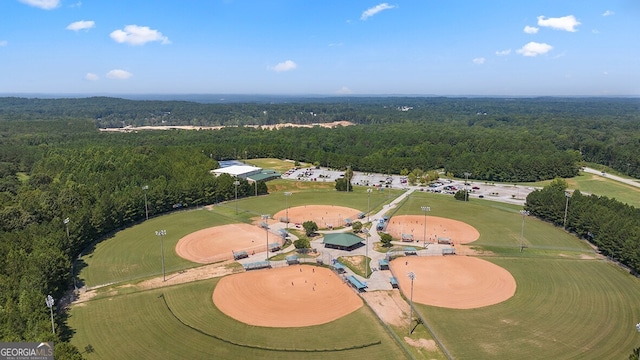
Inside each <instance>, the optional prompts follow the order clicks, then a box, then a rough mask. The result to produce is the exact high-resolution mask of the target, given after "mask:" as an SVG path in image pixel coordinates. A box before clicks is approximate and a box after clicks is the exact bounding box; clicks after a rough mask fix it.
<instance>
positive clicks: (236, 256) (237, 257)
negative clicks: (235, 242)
mask: <svg viewBox="0 0 640 360" xmlns="http://www.w3.org/2000/svg"><path fill="white" fill-rule="evenodd" d="M248 257H249V254H247V252H246V251H238V252H234V253H233V260H240V259H246V258H248Z"/></svg>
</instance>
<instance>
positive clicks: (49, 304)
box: [44, 295, 56, 334]
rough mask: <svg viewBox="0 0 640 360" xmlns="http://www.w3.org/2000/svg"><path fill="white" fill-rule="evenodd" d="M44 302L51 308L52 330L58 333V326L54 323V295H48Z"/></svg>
mask: <svg viewBox="0 0 640 360" xmlns="http://www.w3.org/2000/svg"><path fill="white" fill-rule="evenodd" d="M44 302H45V303H46V304H47V307H48V308H49V311H50V312H51V331H52V332H53V333H54V334H55V333H56V327H55V325H54V324H53V303H54V301H53V297H52V296H51V295H47V298H46V299H45V300H44Z"/></svg>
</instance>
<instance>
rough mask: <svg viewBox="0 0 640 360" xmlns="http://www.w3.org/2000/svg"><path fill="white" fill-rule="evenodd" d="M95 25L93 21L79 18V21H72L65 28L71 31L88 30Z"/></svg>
mask: <svg viewBox="0 0 640 360" xmlns="http://www.w3.org/2000/svg"><path fill="white" fill-rule="evenodd" d="M95 26H96V22H95V21H91V20H89V21H85V20H80V21H76V22H72V23H71V24H69V25H68V26H67V30H73V31H79V30H89V29H91V28H93V27H95Z"/></svg>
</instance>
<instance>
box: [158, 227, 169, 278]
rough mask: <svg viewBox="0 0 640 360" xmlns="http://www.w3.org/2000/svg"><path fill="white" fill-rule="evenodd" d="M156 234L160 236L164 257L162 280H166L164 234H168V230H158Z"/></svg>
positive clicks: (162, 255) (162, 256) (161, 250)
mask: <svg viewBox="0 0 640 360" xmlns="http://www.w3.org/2000/svg"><path fill="white" fill-rule="evenodd" d="M156 235H157V236H160V257H161V258H162V281H166V280H167V279H166V277H165V273H164V239H163V238H164V236H165V235H167V230H158V231H156Z"/></svg>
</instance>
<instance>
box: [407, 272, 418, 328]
mask: <svg viewBox="0 0 640 360" xmlns="http://www.w3.org/2000/svg"><path fill="white" fill-rule="evenodd" d="M407 276H408V277H409V279H410V280H411V297H410V298H409V299H410V300H409V335H411V323H412V320H411V319H412V318H413V280H415V279H416V274H415V273H414V272H413V271H409V272H408V273H407Z"/></svg>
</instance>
